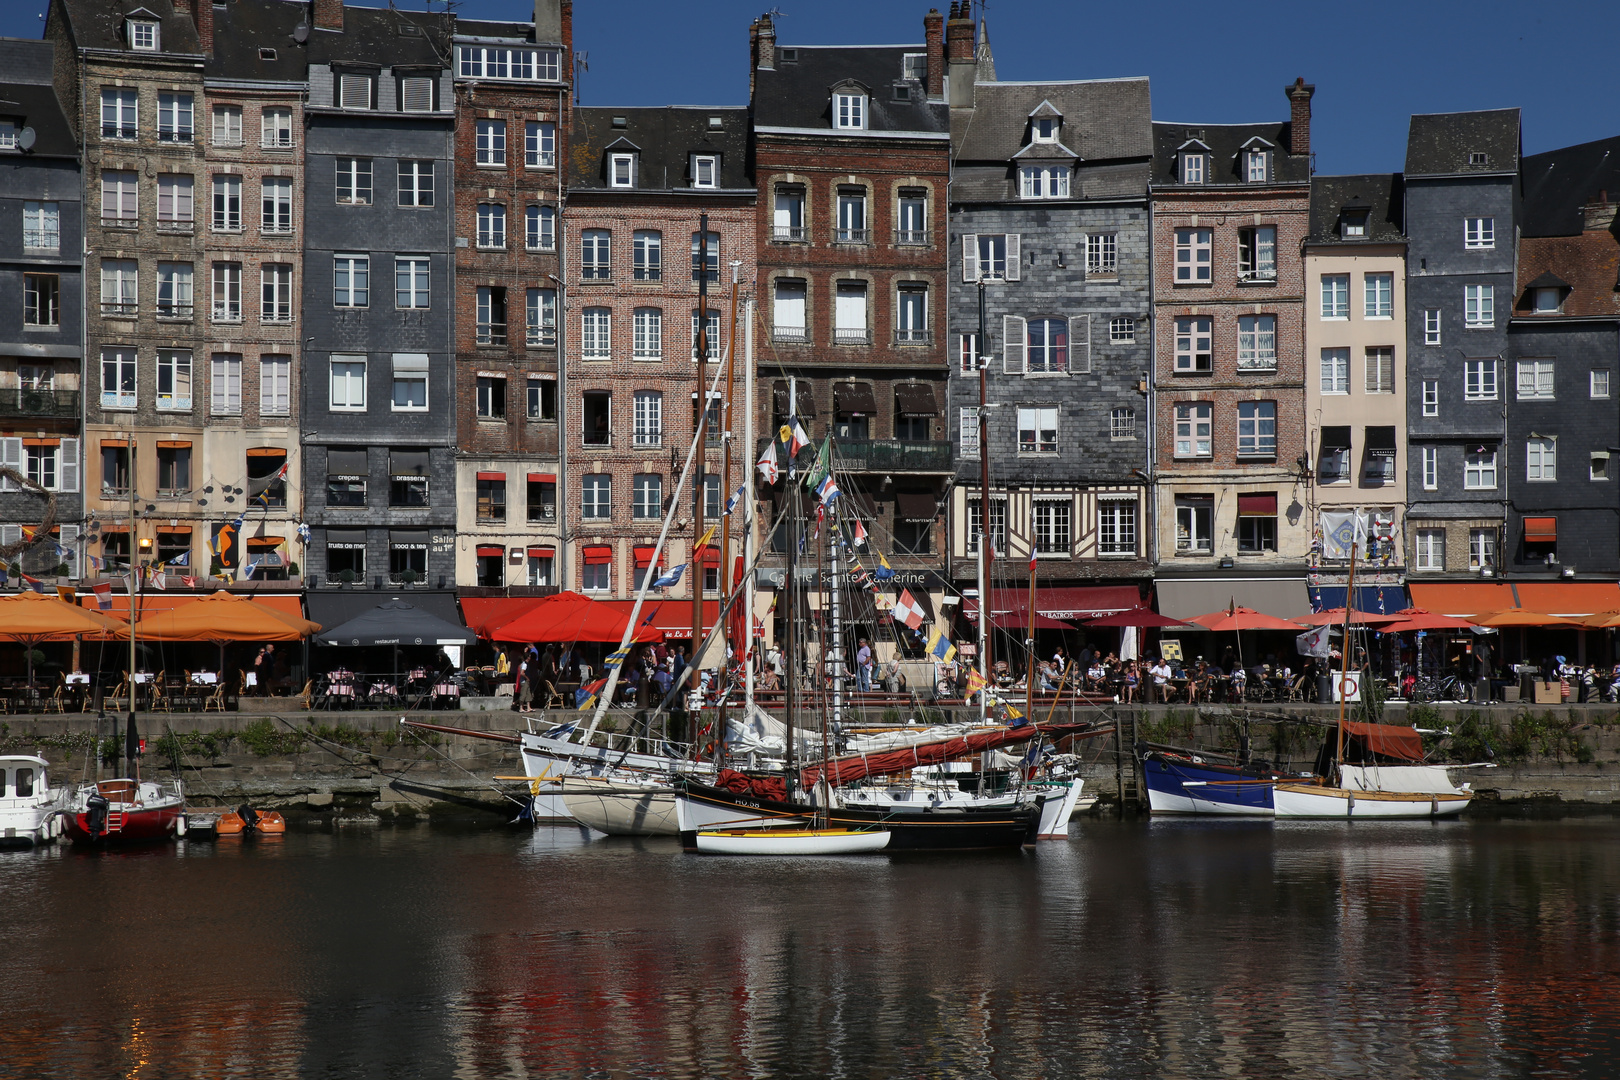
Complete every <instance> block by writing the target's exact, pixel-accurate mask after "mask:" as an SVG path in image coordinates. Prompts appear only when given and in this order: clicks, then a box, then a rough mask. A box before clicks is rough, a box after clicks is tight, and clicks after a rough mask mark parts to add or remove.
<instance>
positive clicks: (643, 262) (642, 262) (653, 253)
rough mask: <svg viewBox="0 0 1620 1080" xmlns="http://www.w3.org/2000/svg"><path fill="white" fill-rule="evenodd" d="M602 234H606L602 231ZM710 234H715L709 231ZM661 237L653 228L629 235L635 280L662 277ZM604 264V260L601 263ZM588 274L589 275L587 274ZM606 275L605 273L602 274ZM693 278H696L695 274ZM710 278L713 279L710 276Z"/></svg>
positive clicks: (716, 258) (716, 256) (716, 257)
mask: <svg viewBox="0 0 1620 1080" xmlns="http://www.w3.org/2000/svg"><path fill="white" fill-rule="evenodd" d="M603 235H606V234H605V233H603ZM709 235H710V236H714V235H715V234H713V233H710V234H709ZM663 238H664V234H663V233H661V232H658V231H657V230H655V229H637V230H636V231H635V233H634V234H633V236H632V237H631V243H630V251H631V258H632V262H633V264H634V265H633V267H632V271H631V273H632V276H633V277H634V278H635V280H637V281H658V280H660V279H662V277H663V272H664V271H663V266H664V256H663ZM589 250H590V249H589V246H587V248H586V251H587V261H589ZM718 259H719V252H718V251H716V252H715V261H716V265H717V268H718ZM602 265H603V266H604V267H605V266H606V262H605V261H604V262H603V264H602ZM587 276H589V275H587ZM602 276H603V277H606V276H607V275H606V273H604V274H602ZM693 280H696V277H695V274H694V278H693ZM710 280H713V279H712V278H711V279H710Z"/></svg>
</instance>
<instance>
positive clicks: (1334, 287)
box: [1322, 274, 1350, 319]
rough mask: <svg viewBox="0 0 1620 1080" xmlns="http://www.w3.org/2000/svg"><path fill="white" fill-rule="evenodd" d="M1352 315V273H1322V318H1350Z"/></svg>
mask: <svg viewBox="0 0 1620 1080" xmlns="http://www.w3.org/2000/svg"><path fill="white" fill-rule="evenodd" d="M1349 317H1350V275H1349V274H1323V275H1322V318H1324V319H1348V318H1349Z"/></svg>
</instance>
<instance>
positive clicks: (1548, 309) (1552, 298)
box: [1530, 287, 1563, 315]
mask: <svg viewBox="0 0 1620 1080" xmlns="http://www.w3.org/2000/svg"><path fill="white" fill-rule="evenodd" d="M1562 297H1563V290H1562V289H1559V288H1556V287H1555V288H1551V289H1535V290H1533V292H1532V295H1531V298H1530V310H1531V311H1533V312H1534V313H1536V314H1537V315H1556V314H1558V308H1559V305H1560V304H1562V302H1563V299H1562Z"/></svg>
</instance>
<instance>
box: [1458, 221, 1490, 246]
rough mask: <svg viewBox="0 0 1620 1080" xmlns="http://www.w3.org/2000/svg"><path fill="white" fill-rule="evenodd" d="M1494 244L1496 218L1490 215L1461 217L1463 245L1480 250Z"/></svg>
mask: <svg viewBox="0 0 1620 1080" xmlns="http://www.w3.org/2000/svg"><path fill="white" fill-rule="evenodd" d="M1495 246H1496V219H1495V218H1492V217H1471V218H1463V247H1465V248H1467V249H1469V250H1471V251H1482V250H1485V249H1488V248H1494V247H1495Z"/></svg>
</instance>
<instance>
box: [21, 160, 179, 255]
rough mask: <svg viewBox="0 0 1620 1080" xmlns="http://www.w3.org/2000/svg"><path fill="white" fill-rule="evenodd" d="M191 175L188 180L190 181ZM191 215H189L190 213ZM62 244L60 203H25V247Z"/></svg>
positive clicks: (46, 247)
mask: <svg viewBox="0 0 1620 1080" xmlns="http://www.w3.org/2000/svg"><path fill="white" fill-rule="evenodd" d="M190 179H191V178H190V177H187V178H186V180H187V181H188V183H189V181H190ZM162 191H163V178H162V177H160V178H159V179H158V192H159V195H158V205H159V211H158V217H159V219H161V218H162V216H163V212H162V209H161V207H162ZM188 216H189V215H188ZM61 246H62V209H61V205H60V204H59V203H54V202H32V201H27V202H24V203H23V247H25V248H32V249H34V250H36V251H57V250H59V249H60V248H61Z"/></svg>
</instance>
